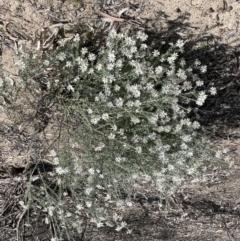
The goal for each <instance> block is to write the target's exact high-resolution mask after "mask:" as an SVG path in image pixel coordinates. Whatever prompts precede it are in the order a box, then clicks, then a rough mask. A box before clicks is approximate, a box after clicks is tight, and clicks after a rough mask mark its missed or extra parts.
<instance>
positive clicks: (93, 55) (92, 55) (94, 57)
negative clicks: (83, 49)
mask: <svg viewBox="0 0 240 241" xmlns="http://www.w3.org/2000/svg"><path fill="white" fill-rule="evenodd" d="M88 59H89V60H90V61H94V60H95V59H96V55H95V54H92V53H90V54H89V55H88Z"/></svg>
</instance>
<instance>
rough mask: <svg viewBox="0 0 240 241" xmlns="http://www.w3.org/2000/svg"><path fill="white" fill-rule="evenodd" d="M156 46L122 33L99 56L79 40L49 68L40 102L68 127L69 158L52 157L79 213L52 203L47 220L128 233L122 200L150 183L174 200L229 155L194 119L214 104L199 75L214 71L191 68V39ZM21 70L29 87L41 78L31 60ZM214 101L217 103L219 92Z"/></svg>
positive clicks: (61, 50)
mask: <svg viewBox="0 0 240 241" xmlns="http://www.w3.org/2000/svg"><path fill="white" fill-rule="evenodd" d="M147 40H148V36H147V34H145V33H144V32H141V31H139V32H137V34H136V36H135V37H134V36H129V35H127V34H125V33H117V32H116V31H115V30H112V31H111V32H110V33H109V35H108V37H107V39H106V44H105V45H104V46H102V47H101V48H100V49H97V50H95V51H90V48H87V47H86V46H81V44H80V43H81V39H80V37H79V35H76V36H75V37H74V38H73V39H72V42H69V43H67V42H66V43H61V45H60V46H59V47H58V48H57V49H56V51H55V52H54V53H53V54H52V55H48V56H47V58H45V59H43V60H41V61H42V63H41V64H40V69H41V70H42V73H41V74H42V75H39V76H41V78H42V79H43V80H46V81H45V82H44V84H45V85H43V83H42V82H39V86H38V87H37V86H35V89H36V88H39V89H40V90H41V91H38V92H37V91H36V92H35V94H36V95H37V94H38V93H41V97H39V98H36V100H38V99H41V101H42V100H43V98H46V99H44V100H45V102H44V101H42V102H44V103H50V104H49V106H54V108H55V111H57V112H58V115H62V120H63V122H64V124H65V125H64V124H62V123H61V127H63V126H67V130H62V129H61V135H59V136H60V138H59V142H60V145H59V146H61V147H62V150H60V151H59V152H60V153H62V155H61V154H60V153H58V154H56V152H55V151H50V153H49V154H48V155H49V156H50V157H51V158H52V162H53V164H54V175H55V177H56V178H57V184H58V185H59V186H60V187H62V189H60V190H61V191H62V194H63V193H65V192H63V190H65V191H66V189H68V188H70V189H71V192H72V199H73V200H72V203H74V204H75V209H76V210H75V211H72V213H71V212H66V211H65V210H63V211H60V210H62V209H60V210H58V207H54V206H53V205H52V204H51V203H50V204H49V205H48V208H47V209H46V212H47V213H48V216H50V218H52V216H53V214H54V212H56V213H58V212H61V213H59V217H61V215H63V216H64V217H66V219H67V218H70V217H71V218H73V219H74V220H75V221H76V222H75V224H74V225H75V228H76V229H77V230H79V232H81V220H80V217H81V215H83V213H85V214H86V213H87V216H88V217H91V223H94V224H95V225H96V226H97V227H102V226H104V225H106V226H111V227H113V226H114V227H115V229H116V230H117V231H121V230H125V229H126V225H127V224H126V222H125V221H124V220H123V218H122V217H119V216H118V215H117V214H116V213H115V214H114V212H113V213H112V216H111V215H110V214H109V212H108V211H107V210H109V209H111V207H113V206H114V205H116V206H117V207H118V208H119V209H121V210H124V209H126V208H127V204H124V203H122V200H119V199H120V198H119V193H121V192H126V193H127V194H129V193H132V192H133V190H134V189H136V188H138V187H139V185H140V183H141V184H147V185H149V187H154V188H157V190H158V191H159V192H160V193H161V194H162V195H165V196H169V195H171V194H173V193H174V192H176V190H177V189H178V187H179V186H180V185H181V184H182V183H183V182H184V180H185V179H186V178H190V177H196V176H197V174H198V173H201V172H203V171H204V170H205V166H206V163H208V162H210V161H211V160H213V158H220V157H221V156H222V154H223V153H222V152H217V153H215V152H214V151H213V150H212V148H211V146H210V145H209V144H207V146H204V145H205V144H206V143H205V142H204V140H203V139H202V138H198V132H197V130H198V129H200V124H199V122H198V121H196V120H193V119H190V118H189V116H190V113H191V111H192V109H193V108H192V107H193V106H202V105H203V104H204V103H205V101H206V99H207V93H208V92H207V91H205V90H204V91H203V90H202V89H201V88H202V87H203V85H204V82H203V81H202V80H201V79H200V77H199V76H198V73H205V72H206V70H207V68H206V66H204V65H202V64H201V62H200V61H199V60H196V61H195V62H194V64H193V66H187V64H186V61H185V60H184V59H183V58H182V54H183V53H184V44H185V43H184V41H183V40H178V41H177V42H176V43H175V44H174V43H170V44H168V43H166V42H161V44H159V45H157V46H152V45H151V44H148V43H147ZM93 49H94V48H93ZM35 61H38V60H35ZM35 64H36V63H35ZM18 65H19V66H20V70H21V73H22V75H23V78H24V79H25V81H26V83H29V82H30V81H32V79H34V78H36V77H35V76H37V74H34V73H33V72H31V74H29V75H26V74H25V73H24V71H25V69H26V68H27V67H26V66H29V65H31V61H29V63H28V64H26V65H25V63H23V62H19V63H18ZM28 71H33V70H29V69H28ZM38 71H39V70H38ZM26 76H30V77H31V80H28V78H27V77H26ZM32 76H34V77H32ZM36 82H37V80H35V82H34V83H36ZM31 83H32V82H31ZM47 91H48V94H46V92H47ZM209 92H210V94H212V95H215V94H216V88H215V87H211V88H210V90H209ZM49 93H50V94H49ZM66 140H67V141H66ZM66 142H67V144H66ZM72 143H74V144H72ZM73 145H74V147H72V146H73ZM208 145H209V146H208ZM76 146H77V148H75V147H76ZM66 150H67V151H66ZM76 150H77V151H76ZM56 196H57V195H56ZM59 196H60V198H61V199H63V200H65V199H66V196H67V194H66V195H59ZM61 202H63V201H62V200H61ZM128 204H129V202H128ZM73 213H74V215H73Z"/></svg>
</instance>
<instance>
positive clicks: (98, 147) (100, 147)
mask: <svg viewBox="0 0 240 241" xmlns="http://www.w3.org/2000/svg"><path fill="white" fill-rule="evenodd" d="M104 147H105V144H104V143H99V145H98V146H97V147H95V149H94V150H95V151H102V149H103V148H104Z"/></svg>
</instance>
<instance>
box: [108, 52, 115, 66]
mask: <svg viewBox="0 0 240 241" xmlns="http://www.w3.org/2000/svg"><path fill="white" fill-rule="evenodd" d="M115 58H116V57H115V54H114V51H111V52H109V53H108V61H109V62H111V63H113V62H114V61H115Z"/></svg>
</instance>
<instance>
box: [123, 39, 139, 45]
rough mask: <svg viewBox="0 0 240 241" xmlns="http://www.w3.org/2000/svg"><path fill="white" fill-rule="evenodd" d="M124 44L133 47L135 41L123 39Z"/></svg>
mask: <svg viewBox="0 0 240 241" xmlns="http://www.w3.org/2000/svg"><path fill="white" fill-rule="evenodd" d="M125 44H126V45H127V46H134V45H135V44H136V41H135V40H133V39H132V38H131V37H126V38H125Z"/></svg>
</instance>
